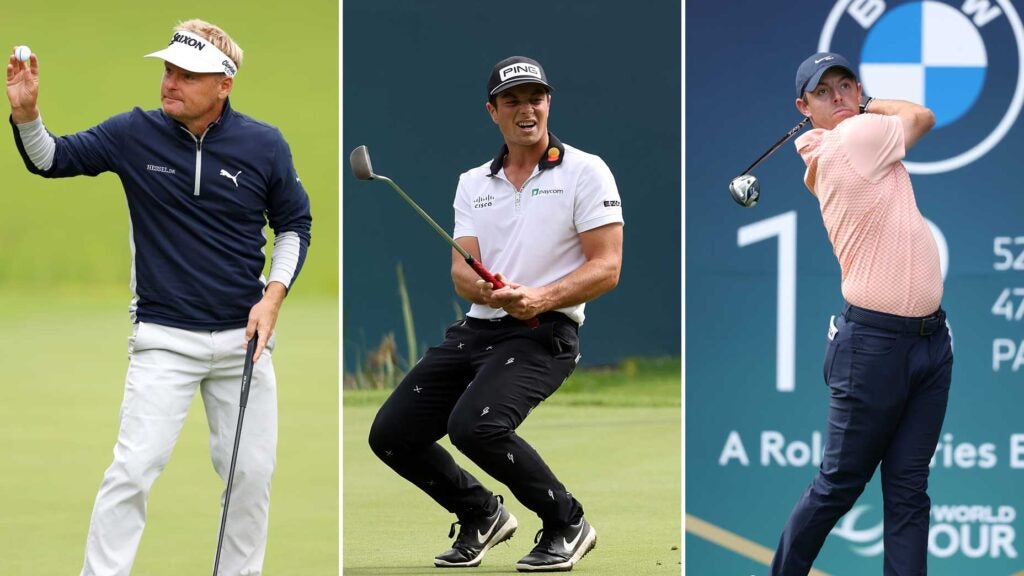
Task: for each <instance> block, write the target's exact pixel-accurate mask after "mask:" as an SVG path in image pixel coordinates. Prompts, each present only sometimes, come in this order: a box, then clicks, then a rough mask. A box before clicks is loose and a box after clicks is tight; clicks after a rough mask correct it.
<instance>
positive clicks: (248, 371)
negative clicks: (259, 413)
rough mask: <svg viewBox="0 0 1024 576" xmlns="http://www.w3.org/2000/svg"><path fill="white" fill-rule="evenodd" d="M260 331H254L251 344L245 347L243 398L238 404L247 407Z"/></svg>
mask: <svg viewBox="0 0 1024 576" xmlns="http://www.w3.org/2000/svg"><path fill="white" fill-rule="evenodd" d="M259 339H260V333H259V332H253V333H252V338H251V339H249V345H248V346H246V347H245V363H244V364H243V365H242V398H241V399H240V400H239V401H238V405H239V406H241V407H242V408H245V405H246V404H248V403H249V384H250V383H251V382H252V366H253V359H252V357H253V356H255V355H256V344H257V342H259Z"/></svg>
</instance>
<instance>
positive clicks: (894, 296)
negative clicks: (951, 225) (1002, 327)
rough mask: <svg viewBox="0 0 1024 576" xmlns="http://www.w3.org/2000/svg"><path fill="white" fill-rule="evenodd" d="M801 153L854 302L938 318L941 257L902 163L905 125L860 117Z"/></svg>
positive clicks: (805, 139)
mask: <svg viewBox="0 0 1024 576" xmlns="http://www.w3.org/2000/svg"><path fill="white" fill-rule="evenodd" d="M796 149H797V151H799V153H800V155H801V156H802V157H803V159H804V163H805V164H807V173H806V174H805V175H804V183H805V184H807V188H808V189H809V190H810V191H811V193H812V194H814V195H815V196H817V197H818V203H819V204H820V206H821V217H822V220H823V221H824V224H825V230H827V231H828V237H829V240H831V242H832V251H833V252H834V253H835V255H836V258H838V259H839V267H840V268H841V269H842V277H843V280H842V282H843V297H844V298H845V299H846V301H847V302H849V303H850V304H853V305H855V306H860V307H862V308H868V309H870V310H876V311H878V312H887V313H889V314H896V315H899V316H927V315H929V314H931V313H932V312H935V311H936V310H937V309H938V308H939V303H940V302H941V300H942V272H941V270H940V268H939V251H938V247H937V246H936V244H935V238H934V237H933V236H932V233H931V230H930V229H929V227H928V223H927V222H925V220H924V217H923V216H921V212H920V211H919V210H918V209H917V202H916V201H915V200H914V189H913V187H911V185H910V176H909V175H908V174H907V169H906V168H904V167H903V163H902V162H900V161H901V160H902V159H903V157H904V156H905V155H906V148H905V146H904V140H903V123H902V122H901V121H900V119H899V118H897V117H895V116H882V115H880V114H861V115H859V116H854V117H852V118H849V119H847V120H845V121H843V122H841V123H840V124H839V126H837V127H835V128H834V129H832V130H823V129H815V130H811V131H810V132H807V133H805V134H803V135H802V136H800V137H799V138H797V140H796Z"/></svg>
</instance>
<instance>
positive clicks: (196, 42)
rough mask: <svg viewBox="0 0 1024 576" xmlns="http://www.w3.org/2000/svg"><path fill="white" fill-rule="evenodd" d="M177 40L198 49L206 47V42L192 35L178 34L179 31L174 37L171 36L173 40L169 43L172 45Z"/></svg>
mask: <svg viewBox="0 0 1024 576" xmlns="http://www.w3.org/2000/svg"><path fill="white" fill-rule="evenodd" d="M175 42H181V43H182V44H184V45H186V46H191V47H192V48H195V49H196V50H202V49H203V48H206V43H204V42H200V41H199V40H196V39H195V38H192V37H190V36H185V35H184V34H178V33H177V32H175V33H174V38H171V41H170V42H169V43H168V44H167V45H168V46H170V45H171V44H174V43H175Z"/></svg>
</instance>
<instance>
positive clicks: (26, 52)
mask: <svg viewBox="0 0 1024 576" xmlns="http://www.w3.org/2000/svg"><path fill="white" fill-rule="evenodd" d="M31 55H32V50H31V49H29V47H28V46H18V47H17V48H15V49H14V56H15V57H16V58H17V59H18V60H20V61H22V62H28V57H29V56H31Z"/></svg>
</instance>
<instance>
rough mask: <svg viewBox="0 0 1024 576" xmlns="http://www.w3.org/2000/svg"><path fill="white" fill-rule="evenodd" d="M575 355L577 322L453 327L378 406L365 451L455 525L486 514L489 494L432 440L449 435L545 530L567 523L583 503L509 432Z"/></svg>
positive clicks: (470, 321)
mask: <svg viewBox="0 0 1024 576" xmlns="http://www.w3.org/2000/svg"><path fill="white" fill-rule="evenodd" d="M578 355H579V338H578V332H577V327H576V324H575V323H574V322H573V321H571V320H569V319H568V318H567V317H566V316H565V315H563V314H560V313H557V312H552V313H545V314H542V315H541V316H540V326H539V327H537V328H532V329H531V328H528V327H527V326H526V325H525V324H523V323H522V322H519V321H517V320H515V319H513V318H510V317H506V318H505V319H502V320H501V321H489V320H478V319H475V318H467V319H466V320H463V321H460V322H456V323H455V324H453V325H451V326H449V327H448V329H447V331H446V333H445V339H444V342H442V343H441V344H440V345H439V346H434V347H432V348H430V349H429V350H428V351H427V353H426V354H425V355H424V356H423V358H422V359H421V360H420V361H419V362H418V363H417V364H416V365H415V366H414V367H413V369H412V370H410V371H409V373H408V374H407V375H406V376H405V378H404V379H403V380H402V382H401V383H400V384H399V385H398V387H397V388H395V391H394V392H392V393H391V396H389V397H388V399H387V401H386V402H384V405H383V406H381V408H380V410H379V411H378V412H377V417H376V418H375V419H374V422H373V426H372V427H371V429H370V438H369V442H370V447H371V448H372V449H373V452H374V453H375V454H376V455H377V456H378V457H379V458H380V459H381V460H382V461H383V462H384V463H385V464H387V465H388V466H390V467H391V468H392V469H393V470H395V472H398V474H400V475H401V476H402V477H403V478H405V479H406V480H408V481H410V482H412V483H413V484H414V485H416V486H417V487H418V488H420V489H421V490H423V491H424V492H426V493H427V494H428V495H429V496H430V497H431V498H433V499H434V500H435V501H436V502H437V503H438V504H440V505H441V506H443V507H444V508H445V509H446V510H448V511H449V512H452V513H454V514H456V515H457V516H459V518H460V519H467V518H472V517H475V516H479V515H481V514H486V513H492V512H493V511H494V510H496V509H497V502H496V500H495V498H494V496H493V495H492V493H491V492H490V491H489V490H487V489H486V488H484V486H483V485H482V484H481V483H480V482H479V481H478V480H477V479H476V478H474V477H473V476H472V475H471V474H470V473H469V472H467V471H465V470H464V469H462V468H461V467H460V466H459V465H458V464H456V463H455V460H453V459H452V457H451V455H450V454H449V453H448V452H447V451H446V450H445V449H444V448H443V447H441V445H439V444H438V443H437V441H438V440H439V439H441V437H443V436H444V435H445V434H447V435H448V437H449V439H450V440H451V442H452V444H453V445H454V446H455V447H456V448H458V449H459V450H460V451H461V452H462V453H463V454H465V455H466V456H467V457H469V459H470V460H472V461H473V462H474V463H476V464H477V465H478V466H480V468H482V469H483V470H484V471H485V472H487V473H488V474H490V475H491V476H492V477H493V478H495V479H496V480H498V481H499V482H502V483H503V484H505V485H506V486H508V488H509V490H510V491H511V492H512V494H513V495H514V496H515V497H516V499H517V500H519V501H520V502H521V503H522V504H523V505H524V506H526V507H527V508H529V509H530V510H532V511H534V512H536V513H537V515H538V516H540V517H541V519H542V520H543V522H544V526H545V527H560V526H563V525H567V524H570V523H572V522H574V521H576V520H577V519H579V518H580V517H582V516H583V506H582V505H580V503H579V502H578V501H577V500H576V499H575V498H574V497H573V496H572V494H571V493H569V492H568V491H567V490H566V489H565V486H563V485H562V483H561V482H560V481H559V480H558V479H557V478H556V477H555V474H554V473H553V472H552V471H551V469H550V468H549V467H548V465H547V464H546V463H545V462H544V460H543V459H541V457H540V454H538V453H537V451H536V450H534V449H533V447H531V446H530V445H529V444H528V443H527V442H526V441H525V440H524V439H523V438H522V437H520V436H519V435H518V434H516V432H515V430H516V428H518V427H519V425H520V424H521V423H522V422H523V420H525V419H526V417H527V415H529V413H530V411H532V410H533V409H534V408H535V407H536V406H537V405H538V404H540V403H541V402H542V401H544V400H545V399H546V398H547V397H548V396H550V395H551V394H552V393H553V392H554V391H555V390H557V389H558V387H559V386H561V385H562V383H563V382H564V381H565V380H566V378H568V377H569V375H570V374H571V373H572V371H573V369H574V368H575V367H576V360H577V356H578Z"/></svg>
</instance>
